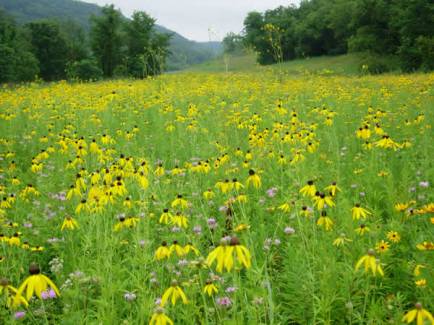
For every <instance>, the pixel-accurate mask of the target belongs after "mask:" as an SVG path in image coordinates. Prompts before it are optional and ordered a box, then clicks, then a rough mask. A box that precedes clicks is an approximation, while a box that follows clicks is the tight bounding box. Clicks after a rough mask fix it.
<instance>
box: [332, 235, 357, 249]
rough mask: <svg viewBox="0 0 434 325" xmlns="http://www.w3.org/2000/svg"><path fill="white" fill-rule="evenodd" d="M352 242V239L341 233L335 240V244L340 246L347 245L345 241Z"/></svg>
mask: <svg viewBox="0 0 434 325" xmlns="http://www.w3.org/2000/svg"><path fill="white" fill-rule="evenodd" d="M347 242H348V243H349V242H352V240H351V239H349V238H347V237H346V236H345V234H341V235H340V236H339V237H338V238H336V239H335V240H334V241H333V246H336V247H339V246H343V245H345V243H347Z"/></svg>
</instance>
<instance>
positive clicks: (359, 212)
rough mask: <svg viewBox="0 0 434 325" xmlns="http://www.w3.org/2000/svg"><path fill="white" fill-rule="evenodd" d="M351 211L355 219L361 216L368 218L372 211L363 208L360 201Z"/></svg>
mask: <svg viewBox="0 0 434 325" xmlns="http://www.w3.org/2000/svg"><path fill="white" fill-rule="evenodd" d="M351 213H352V216H353V220H359V219H360V218H362V219H366V217H367V216H368V215H370V214H371V212H369V211H368V210H366V209H364V208H362V207H361V206H360V204H359V203H357V204H356V205H355V206H354V207H353V208H351Z"/></svg>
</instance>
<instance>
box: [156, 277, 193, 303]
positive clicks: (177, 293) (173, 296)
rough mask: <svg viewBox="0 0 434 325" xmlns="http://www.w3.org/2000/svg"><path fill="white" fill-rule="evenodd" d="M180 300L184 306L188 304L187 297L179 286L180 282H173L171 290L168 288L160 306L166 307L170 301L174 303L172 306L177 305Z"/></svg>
mask: <svg viewBox="0 0 434 325" xmlns="http://www.w3.org/2000/svg"><path fill="white" fill-rule="evenodd" d="M179 298H181V300H182V303H183V304H188V299H187V296H186V295H185V293H184V291H182V288H181V287H180V286H179V285H178V281H176V280H173V281H172V284H171V286H170V288H168V289H167V290H166V291H165V292H164V294H163V296H162V297H161V303H160V305H161V307H164V306H165V305H166V303H167V301H168V300H169V299H170V301H171V302H172V305H175V304H176V301H177V300H178V299H179Z"/></svg>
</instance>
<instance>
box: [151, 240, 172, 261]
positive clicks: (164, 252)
mask: <svg viewBox="0 0 434 325" xmlns="http://www.w3.org/2000/svg"><path fill="white" fill-rule="evenodd" d="M154 256H155V259H156V260H157V261H160V260H163V259H165V258H169V257H170V250H169V248H168V247H167V243H166V242H165V241H163V242H162V243H161V246H160V247H158V248H157V250H156V251H155V255H154Z"/></svg>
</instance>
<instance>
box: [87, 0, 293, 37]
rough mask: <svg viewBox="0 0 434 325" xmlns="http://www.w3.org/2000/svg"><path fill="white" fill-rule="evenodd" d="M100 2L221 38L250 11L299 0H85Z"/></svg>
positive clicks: (185, 32) (184, 31)
mask: <svg viewBox="0 0 434 325" xmlns="http://www.w3.org/2000/svg"><path fill="white" fill-rule="evenodd" d="M85 1H86V2H91V3H96V4H99V5H104V4H111V3H114V4H115V6H116V7H117V8H120V9H121V11H122V13H123V14H124V15H126V16H130V15H131V14H132V13H133V11H134V10H144V11H146V12H147V13H149V14H150V15H151V16H152V17H154V18H156V19H157V23H158V24H159V25H162V26H165V27H167V28H169V29H171V30H173V31H175V32H178V33H179V34H181V35H183V36H185V37H187V38H189V39H192V40H195V41H208V40H209V39H210V33H209V31H208V30H209V29H211V31H212V32H211V39H212V40H221V39H222V38H223V37H224V36H225V35H226V33H228V32H231V31H232V32H236V33H238V32H240V31H241V29H242V28H243V20H244V18H245V17H246V15H247V13H248V12H250V11H254V10H257V11H264V10H266V9H273V8H276V7H278V6H280V5H289V4H291V3H298V2H299V1H298V0H85Z"/></svg>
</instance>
